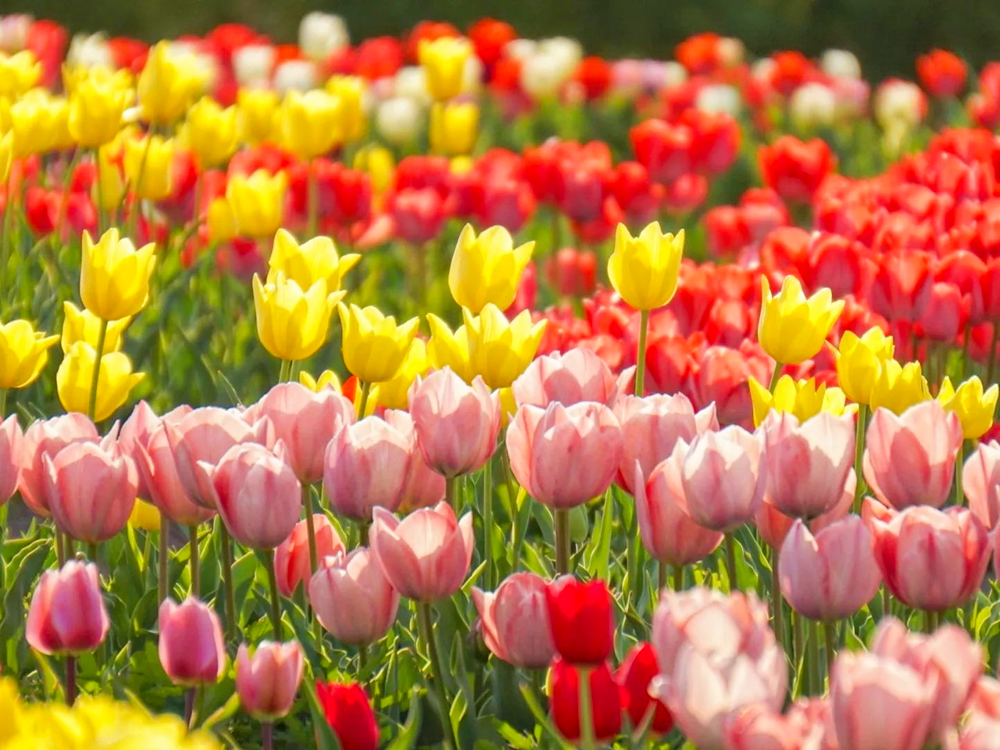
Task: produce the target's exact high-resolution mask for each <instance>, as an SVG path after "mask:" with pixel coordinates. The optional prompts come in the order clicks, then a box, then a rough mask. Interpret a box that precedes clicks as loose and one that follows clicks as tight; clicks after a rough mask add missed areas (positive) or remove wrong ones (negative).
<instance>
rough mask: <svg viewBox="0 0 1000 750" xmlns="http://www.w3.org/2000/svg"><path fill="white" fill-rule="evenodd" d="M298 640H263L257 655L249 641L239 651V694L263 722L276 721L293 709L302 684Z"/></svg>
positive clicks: (300, 650) (242, 700) (237, 675)
mask: <svg viewBox="0 0 1000 750" xmlns="http://www.w3.org/2000/svg"><path fill="white" fill-rule="evenodd" d="M302 666H303V665H302V647H301V646H299V643H298V641H289V642H287V643H273V642H271V641H261V642H260V644H259V645H258V646H257V650H256V651H254V654H253V656H252V657H251V656H250V653H249V651H248V649H247V645H246V644H245V643H241V644H240V648H239V650H238V651H237V652H236V693H237V695H239V696H240V705H242V706H243V710H245V711H246V712H247V713H248V714H250V715H251V716H253V717H254V718H255V719H258V720H259V721H274V720H275V719H280V718H281V717H282V716H285V715H286V714H287V713H288V712H289V711H291V710H292V705H293V704H294V703H295V694H296V693H297V692H298V690H299V685H300V684H301V683H302Z"/></svg>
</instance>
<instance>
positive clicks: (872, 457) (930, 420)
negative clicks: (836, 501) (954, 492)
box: [864, 401, 962, 510]
mask: <svg viewBox="0 0 1000 750" xmlns="http://www.w3.org/2000/svg"><path fill="white" fill-rule="evenodd" d="M961 447H962V426H961V424H960V422H959V420H958V417H956V416H955V415H954V414H953V413H951V412H947V411H945V410H944V408H942V406H941V405H940V404H939V403H937V402H936V401H925V402H924V403H922V404H918V405H916V406H913V407H911V408H909V409H907V410H906V411H905V412H903V414H902V415H901V416H898V417H897V416H896V415H895V414H893V413H892V412H891V411H888V410H887V409H878V410H877V411H876V412H875V414H874V415H873V416H872V420H871V423H870V424H869V425H868V436H867V440H866V442H865V455H864V474H865V481H866V482H868V487H869V488H870V489H871V491H872V492H874V493H875V496H876V497H877V498H878V499H879V500H880V501H881V502H882V503H883V504H885V505H889V506H891V507H893V508H895V509H896V510H903V509H904V508H908V507H910V506H911V505H932V506H934V507H935V508H940V507H941V506H942V505H944V503H945V501H946V500H947V499H948V496H949V494H950V493H951V486H952V481H953V479H954V476H955V459H956V457H957V456H958V451H959V450H960V449H961Z"/></svg>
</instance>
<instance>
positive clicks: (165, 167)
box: [122, 135, 176, 201]
mask: <svg viewBox="0 0 1000 750" xmlns="http://www.w3.org/2000/svg"><path fill="white" fill-rule="evenodd" d="M175 145H176V144H175V143H174V140H173V139H172V138H161V137H160V136H158V135H147V136H145V137H144V138H142V139H136V138H129V139H128V140H126V141H125V156H124V159H123V160H122V164H123V166H124V167H125V175H126V176H127V177H128V181H129V185H130V186H131V188H132V190H133V191H134V192H135V194H136V195H137V196H139V197H140V198H143V199H145V200H151V201H158V200H163V199H164V198H166V197H167V196H169V195H170V193H171V191H172V190H173V188H174V181H173V171H174V170H173V166H174V152H175Z"/></svg>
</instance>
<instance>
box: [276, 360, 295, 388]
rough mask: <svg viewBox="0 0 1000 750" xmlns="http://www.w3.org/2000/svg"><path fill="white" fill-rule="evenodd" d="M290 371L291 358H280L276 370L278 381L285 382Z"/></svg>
mask: <svg viewBox="0 0 1000 750" xmlns="http://www.w3.org/2000/svg"><path fill="white" fill-rule="evenodd" d="M291 372H292V360H290V359H283V360H281V368H280V369H279V370H278V382H279V383H287V382H288V379H289V376H290V375H291Z"/></svg>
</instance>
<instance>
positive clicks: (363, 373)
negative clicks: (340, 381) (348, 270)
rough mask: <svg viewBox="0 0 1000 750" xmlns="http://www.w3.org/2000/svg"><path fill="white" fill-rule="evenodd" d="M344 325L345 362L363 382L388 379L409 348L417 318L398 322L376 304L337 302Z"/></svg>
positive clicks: (394, 372) (397, 370)
mask: <svg viewBox="0 0 1000 750" xmlns="http://www.w3.org/2000/svg"><path fill="white" fill-rule="evenodd" d="M339 310H340V324H341V327H342V328H343V347H342V350H341V351H342V353H343V355H344V365H345V366H346V367H347V369H348V371H349V372H351V373H352V374H353V375H356V376H357V377H358V380H360V381H361V382H362V383H380V382H382V381H384V380H391V379H392V378H393V377H394V376H395V375H396V373H397V372H399V368H400V367H402V365H403V361H404V360H405V359H406V355H407V353H408V352H409V350H410V345H411V344H412V343H413V339H414V337H415V336H416V335H417V328H418V327H419V326H420V319H419V318H411V319H410V320H408V321H406V322H405V323H403V324H401V325H399V326H397V325H396V319H395V318H394V317H393V316H391V315H389V316H385V315H383V314H382V313H381V312H380V311H379V310H378V308H375V307H371V306H369V307H365V308H361V307H358V306H357V305H353V304H352V305H351V306H350V307H347V306H345V305H340V308H339Z"/></svg>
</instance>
